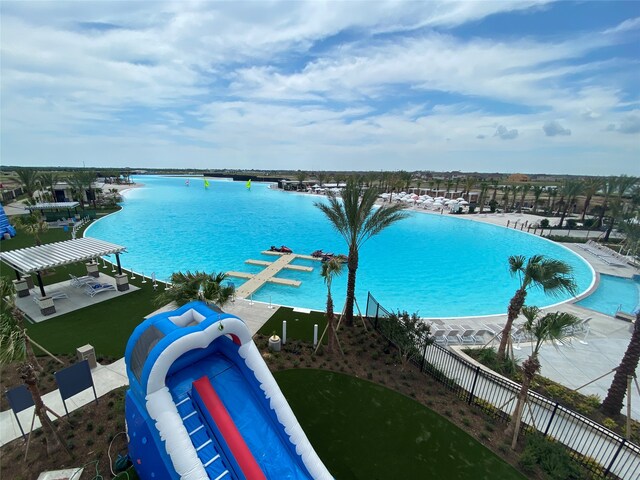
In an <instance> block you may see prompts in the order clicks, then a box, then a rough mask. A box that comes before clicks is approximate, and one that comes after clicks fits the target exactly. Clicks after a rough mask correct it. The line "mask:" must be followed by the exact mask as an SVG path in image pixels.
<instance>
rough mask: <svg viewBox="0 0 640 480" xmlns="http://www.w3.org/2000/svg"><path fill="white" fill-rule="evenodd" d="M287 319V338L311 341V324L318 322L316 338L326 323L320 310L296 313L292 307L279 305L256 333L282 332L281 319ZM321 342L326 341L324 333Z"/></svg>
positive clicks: (279, 333)
mask: <svg viewBox="0 0 640 480" xmlns="http://www.w3.org/2000/svg"><path fill="white" fill-rule="evenodd" d="M283 320H286V321H287V340H302V341H305V342H312V341H313V325H314V324H316V323H317V324H318V338H320V335H322V331H323V330H324V327H325V326H326V324H327V320H326V317H325V314H324V313H322V312H311V313H308V314H307V313H298V312H294V311H293V309H292V308H288V307H280V308H279V309H278V310H277V311H276V313H274V314H273V316H272V317H271V318H270V319H269V320H267V323H265V324H264V325H263V326H262V328H261V329H260V330H258V333H259V334H261V335H271V334H272V333H273V332H274V331H275V332H276V334H278V335H281V334H282V321H283ZM323 343H326V335H325V339H324V340H323Z"/></svg>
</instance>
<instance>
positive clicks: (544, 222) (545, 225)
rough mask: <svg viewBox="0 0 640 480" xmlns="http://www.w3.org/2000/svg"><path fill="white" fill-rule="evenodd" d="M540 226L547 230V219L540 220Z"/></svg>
mask: <svg viewBox="0 0 640 480" xmlns="http://www.w3.org/2000/svg"><path fill="white" fill-rule="evenodd" d="M540 226H541V227H542V228H549V219H548V218H543V219H542V220H540Z"/></svg>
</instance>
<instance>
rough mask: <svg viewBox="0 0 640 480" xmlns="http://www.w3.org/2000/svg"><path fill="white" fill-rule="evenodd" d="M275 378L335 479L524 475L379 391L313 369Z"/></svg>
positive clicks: (439, 420)
mask: <svg viewBox="0 0 640 480" xmlns="http://www.w3.org/2000/svg"><path fill="white" fill-rule="evenodd" d="M275 377H276V380H277V381H278V384H279V385H280V388H281V389H282V391H283V393H284V394H285V396H286V397H287V400H288V401H289V404H290V405H291V408H292V409H293V411H294V412H295V414H296V416H297V417H298V420H299V421H300V424H301V425H302V428H303V429H304V431H305V433H306V434H307V436H308V437H309V440H310V441H311V443H312V445H313V446H314V448H315V450H316V451H317V452H318V455H319V456H320V457H321V458H322V460H323V461H324V463H325V465H326V466H327V468H328V469H329V471H330V472H331V473H332V475H334V476H335V477H336V478H339V479H341V480H348V479H367V480H372V479H392V478H455V479H459V480H464V479H470V480H471V479H473V480H479V479H489V478H491V479H493V478H500V479H502V480H509V479H524V478H525V477H523V476H522V475H520V474H519V473H518V472H517V471H516V470H515V469H513V468H512V467H511V466H510V465H508V464H507V463H505V462H503V461H502V460H501V459H499V458H498V457H497V456H496V455H495V454H494V453H493V452H491V451H490V450H488V449H487V448H485V447H484V446H483V445H482V444H481V443H479V442H478V441H477V440H475V439H474V438H473V437H471V436H470V435H468V434H467V433H465V432H464V431H462V430H461V429H459V428H458V427H456V426H455V425H453V424H452V423H451V422H449V421H447V420H446V419H444V418H443V417H441V416H439V415H438V414H436V413H434V412H433V411H431V410H429V409H428V408H426V407H424V406H423V405H420V404H419V403H418V402H416V401H414V400H412V399H410V398H408V397H405V396H404V395H400V394H398V393H396V392H394V391H392V390H389V389H387V388H385V387H382V386H380V385H376V384H373V383H371V382H368V381H364V380H360V379H358V378H355V377H351V376H347V375H343V374H340V373H335V372H327V371H320V370H284V371H280V372H276V373H275Z"/></svg>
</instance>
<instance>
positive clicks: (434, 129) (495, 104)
mask: <svg viewBox="0 0 640 480" xmlns="http://www.w3.org/2000/svg"><path fill="white" fill-rule="evenodd" d="M0 9H1V17H0V18H1V27H2V28H1V33H0V35H1V37H0V40H1V41H0V55H1V58H0V60H1V63H0V69H1V70H0V74H1V79H0V82H1V84H0V86H1V94H2V102H1V104H0V108H1V110H0V120H1V122H2V124H1V130H0V135H1V137H0V141H1V143H0V148H1V151H0V153H1V159H2V163H3V164H4V165H38V166H82V165H83V164H84V165H86V166H88V167H89V166H91V167H100V166H113V167H124V166H130V167H183V168H190V167H192V168H212V169H213V168H241V169H301V170H307V171H309V170H399V169H403V170H409V171H412V170H436V171H442V170H462V171H478V172H495V171H501V172H523V173H572V174H583V175H619V174H630V175H640V160H639V159H640V47H639V45H640V2H637V1H622V2H616V1H607V2H594V1H587V2H551V1H525V0H522V1H506V0H505V1H475V2H438V1H429V2H418V1H413V2H402V1H386V2H383V1H375V2H374V1H342V2H336V1H334V2H320V1H313V2H260V1H256V2H243V1H239V2H211V1H192V2H154V1H146V2H124V1H101V2H89V1H73V2H61V1H56V2H53V1H39V2H35V1H20V2H11V1H2V3H0Z"/></svg>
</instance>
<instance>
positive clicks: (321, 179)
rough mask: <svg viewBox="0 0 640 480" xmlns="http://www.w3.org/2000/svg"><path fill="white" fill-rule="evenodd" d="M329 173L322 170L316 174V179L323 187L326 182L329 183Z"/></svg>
mask: <svg viewBox="0 0 640 480" xmlns="http://www.w3.org/2000/svg"><path fill="white" fill-rule="evenodd" d="M327 178H328V177H327V174H326V173H323V172H320V173H318V174H317V175H316V180H318V183H319V184H320V186H321V187H322V186H323V185H324V184H325V183H327Z"/></svg>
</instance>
